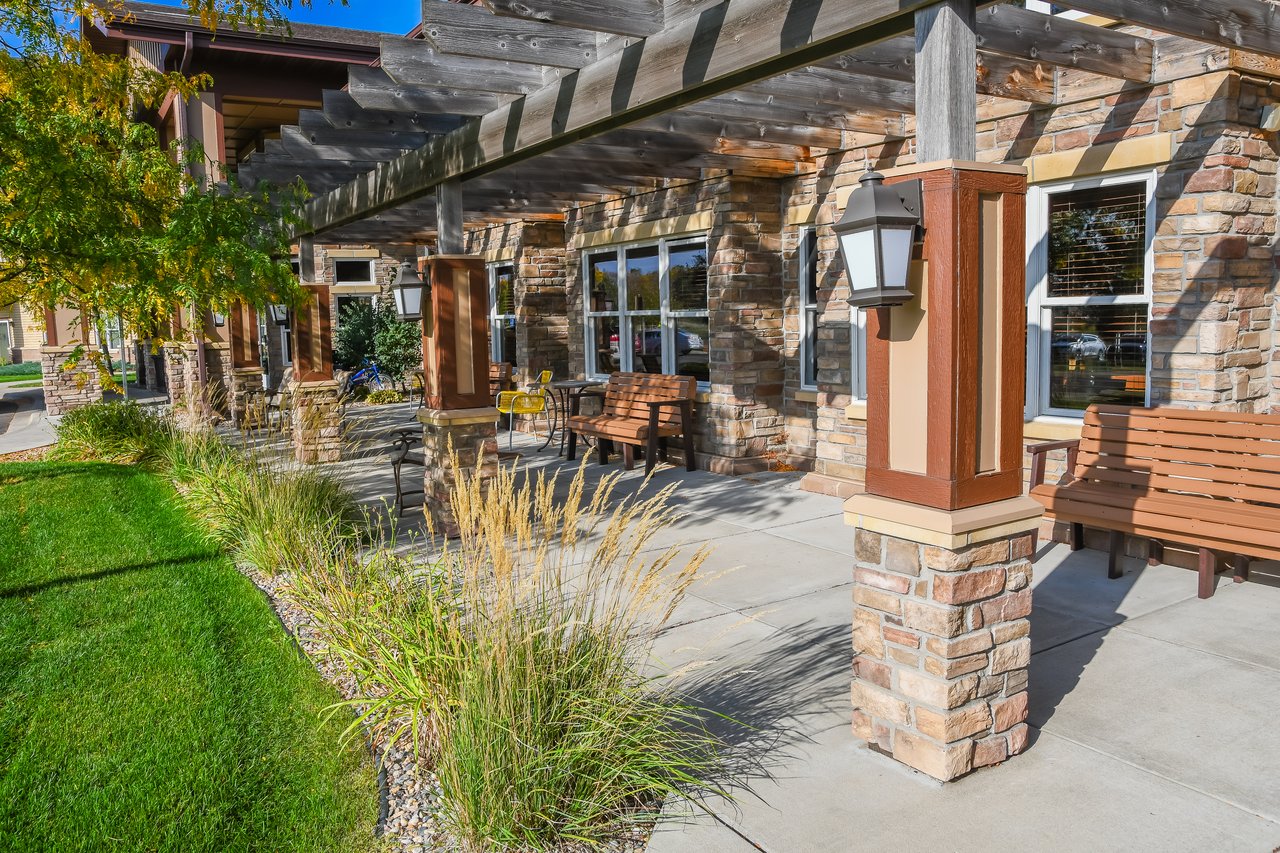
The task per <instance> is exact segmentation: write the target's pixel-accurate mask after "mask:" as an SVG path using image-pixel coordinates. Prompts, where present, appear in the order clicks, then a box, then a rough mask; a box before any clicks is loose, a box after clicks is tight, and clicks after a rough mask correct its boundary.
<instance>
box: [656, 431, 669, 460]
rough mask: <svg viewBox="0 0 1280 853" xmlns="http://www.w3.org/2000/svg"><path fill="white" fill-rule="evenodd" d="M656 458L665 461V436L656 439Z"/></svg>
mask: <svg viewBox="0 0 1280 853" xmlns="http://www.w3.org/2000/svg"><path fill="white" fill-rule="evenodd" d="M658 458H659V459H661V460H662V461H663V462H666V461H667V437H666V436H665V435H664V436H659V438H658Z"/></svg>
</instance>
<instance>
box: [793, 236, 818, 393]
mask: <svg viewBox="0 0 1280 853" xmlns="http://www.w3.org/2000/svg"><path fill="white" fill-rule="evenodd" d="M810 242H812V243H813V245H812V247H811V246H810V245H809V244H810ZM797 254H798V256H799V261H800V274H799V275H797V276H796V285H797V288H798V290H799V299H798V300H797V301H798V303H799V306H800V347H799V354H800V390H802V391H817V390H818V305H819V302H818V229H817V227H816V226H813V225H809V226H806V227H804V228H801V229H800V250H799V252H798V253H797ZM810 292H812V293H813V301H812V302H810V301H809V299H808V296H809V293H810ZM810 362H812V375H810V367H811V365H810Z"/></svg>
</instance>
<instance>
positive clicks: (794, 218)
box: [787, 204, 818, 227]
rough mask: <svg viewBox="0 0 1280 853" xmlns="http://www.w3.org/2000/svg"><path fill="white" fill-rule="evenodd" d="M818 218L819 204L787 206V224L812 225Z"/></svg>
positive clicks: (792, 225)
mask: <svg viewBox="0 0 1280 853" xmlns="http://www.w3.org/2000/svg"><path fill="white" fill-rule="evenodd" d="M817 219H818V205H816V204H799V205H796V206H795V207H788V208H787V225H788V226H791V227H794V226H796V225H812V224H813V223H814V222H816V221H817Z"/></svg>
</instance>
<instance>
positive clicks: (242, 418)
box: [227, 367, 262, 429]
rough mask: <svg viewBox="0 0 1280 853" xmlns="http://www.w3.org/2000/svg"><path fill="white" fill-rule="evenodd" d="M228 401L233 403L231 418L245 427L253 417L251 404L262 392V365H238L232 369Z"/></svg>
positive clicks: (242, 427) (237, 424) (241, 426)
mask: <svg viewBox="0 0 1280 853" xmlns="http://www.w3.org/2000/svg"><path fill="white" fill-rule="evenodd" d="M227 384H228V388H229V389H230V390H229V393H228V395H227V396H228V402H229V403H230V405H231V419H232V421H233V422H234V423H235V424H236V426H238V427H240V428H241V429H244V428H245V427H246V425H247V424H246V422H247V421H250V420H252V419H253V415H254V414H255V413H252V412H250V411H249V404H250V402H251V401H252V400H253V399H254V396H255V395H260V394H261V392H262V368H261V367H237V368H234V369H233V370H232V371H231V376H230V378H229V381H228V383H227Z"/></svg>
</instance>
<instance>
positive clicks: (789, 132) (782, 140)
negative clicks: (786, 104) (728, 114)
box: [629, 110, 884, 148]
mask: <svg viewBox="0 0 1280 853" xmlns="http://www.w3.org/2000/svg"><path fill="white" fill-rule="evenodd" d="M629 127H634V128H638V129H641V130H659V131H665V132H668V133H686V134H691V135H694V136H700V137H704V138H713V139H716V140H720V139H732V140H738V141H741V142H768V143H774V144H778V145H803V146H806V147H810V148H839V147H840V145H841V144H842V142H843V137H844V134H843V133H842V132H841V131H839V130H836V129H834V128H828V127H814V126H813V125H809V124H788V123H787V122H785V121H780V120H777V119H772V118H771V119H768V120H752V119H750V118H738V119H728V118H720V117H717V116H710V115H699V114H697V113H694V112H689V111H684V110H679V111H677V112H670V113H664V114H663V115H660V116H654V117H653V118H647V119H642V120H641V121H638V122H636V123H635V124H632V125H629ZM881 127H882V129H883V127H884V126H883V125H881Z"/></svg>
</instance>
